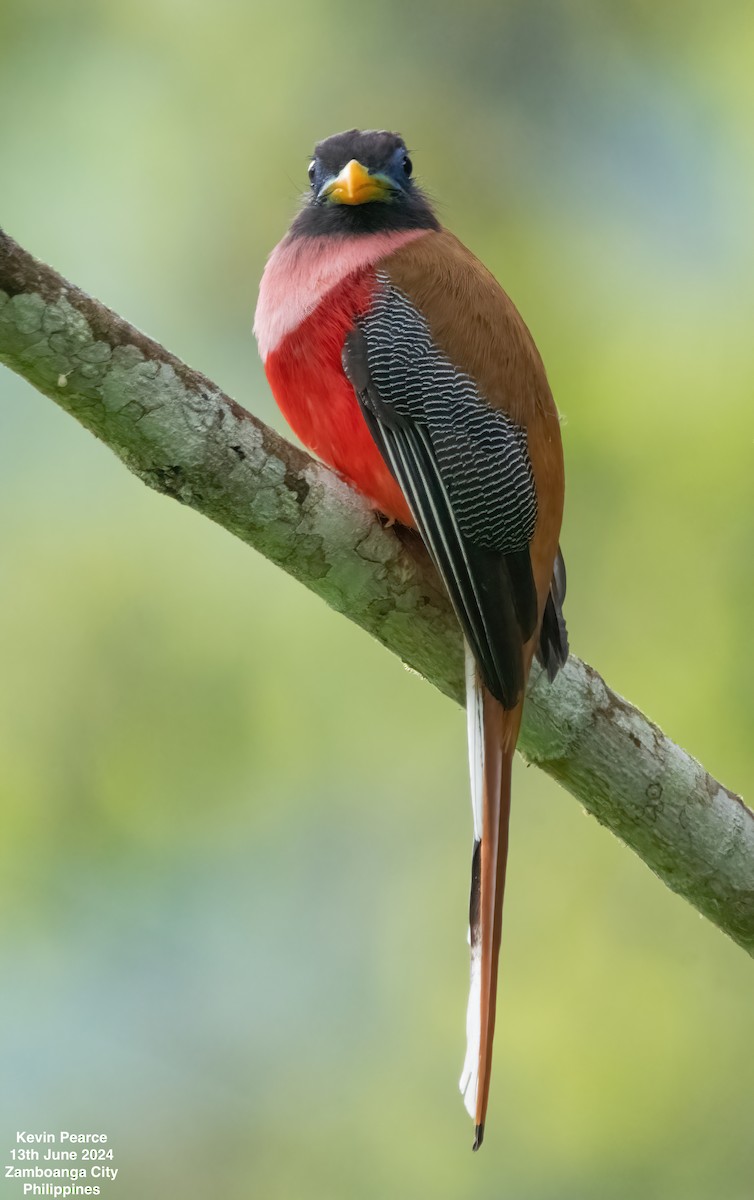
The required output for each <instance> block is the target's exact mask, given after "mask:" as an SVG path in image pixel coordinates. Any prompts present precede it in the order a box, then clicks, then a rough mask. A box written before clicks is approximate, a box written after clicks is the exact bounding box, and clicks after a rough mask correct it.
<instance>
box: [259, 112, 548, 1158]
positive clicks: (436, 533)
mask: <svg viewBox="0 0 754 1200" xmlns="http://www.w3.org/2000/svg"><path fill="white" fill-rule="evenodd" d="M309 185H310V188H309V192H308V194H307V196H306V198H305V202H304V204H303V205H302V207H301V209H300V211H299V213H298V215H297V216H296V217H295V219H294V221H293V223H292V225H291V228H290V229H289V231H288V233H287V234H286V235H285V237H284V238H283V240H282V241H281V242H280V243H279V245H278V246H276V248H275V249H274V250H273V252H272V254H271V255H270V258H269V260H268V262H267V266H266V268H265V272H264V276H263V278H262V282H261V286H260V290H259V302H258V305H257V310H256V316H255V322H254V332H255V334H256V338H257V342H258V344H259V351H260V354H261V356H262V359H263V361H264V366H265V371H266V374H267V378H268V380H269V383H270V386H271V388H272V391H273V393H274V395H275V399H276V400H277V403H278V405H279V406H280V408H281V410H282V412H283V415H284V416H285V417H286V419H287V421H288V423H289V424H290V426H291V428H292V429H293V430H294V432H295V433H296V434H297V435H298V436H299V438H300V439H301V440H302V441H303V442H304V443H305V444H306V445H307V446H308V447H310V449H311V450H313V451H314V452H315V453H316V454H317V455H319V457H320V458H322V459H323V460H324V461H325V462H326V463H329V464H330V465H331V466H332V467H334V468H335V470H336V471H338V472H339V473H340V475H342V476H343V477H344V478H345V479H346V480H348V481H350V483H352V484H353V485H354V486H355V487H356V488H357V489H358V490H359V491H360V492H362V493H363V494H364V495H365V496H366V497H367V498H368V500H369V501H370V502H371V504H372V505H373V506H374V507H375V508H376V509H377V510H379V512H381V513H384V514H385V515H386V516H387V517H388V518H391V519H394V520H396V521H400V522H402V523H403V524H404V525H408V526H412V527H414V528H416V529H418V531H419V533H420V534H421V536H422V538H423V539H424V542H425V543H426V546H427V549H428V551H429V553H430V555H431V557H432V559H433V561H434V563H435V566H436V567H437V570H438V571H439V573H440V575H441V577H442V579H443V581H444V584H445V586H446V588H447V590H448V594H449V596H450V599H451V601H452V603H453V607H454V609H455V612H456V615H457V617H458V621H459V623H460V625H461V629H462V631H463V635H464V639H465V643H466V690H467V716H468V740H469V763H470V771H471V794H472V811H473V821H474V850H473V858H472V869H471V902H470V919H469V926H470V928H469V942H470V946H471V985H470V991H469V1003H468V1011H467V1018H466V1033H467V1048H466V1058H465V1061H464V1065H463V1072H462V1075H461V1081H460V1087H461V1091H462V1093H463V1097H464V1101H465V1104H466V1108H467V1110H468V1112H469V1113H470V1115H471V1116H472V1118H473V1120H474V1124H475V1137H474V1149H477V1148H478V1147H479V1146H480V1145H481V1142H482V1138H483V1136H484V1123H485V1114H486V1111H487V1101H488V1095H489V1085H490V1069H491V1058H492V1038H493V1031H494V1025H495V998H496V990H497V961H498V953H499V948H500V933H501V921H502V906H503V889H504V886H505V868H506V859H507V852H508V822H509V812H510V789H511V764H512V760H513V754H514V750H515V746H516V740H517V738H518V732H519V726H520V723H521V712H522V708H523V702H524V691H525V687H526V681H527V677H528V675H529V669H530V666H531V662H532V658H533V657H534V655H535V654H536V655H537V656H538V657H539V659H540V661H541V662H542V664H543V667H544V669H545V672H546V674H547V675H548V676H549V678H550V679H551V680H552V679H553V678H554V677H555V674H556V673H557V671H558V670H559V668H560V667H561V666H562V664H563V663H564V662H565V660H566V658H567V656H568V640H567V635H566V628H565V623H564V620H563V614H562V605H563V599H564V594H565V568H564V565H563V559H562V557H561V555H560V552H559V547H558V539H559V536H560V525H561V519H562V513H563V490H564V476H563V452H562V445H561V437H560V425H559V420H558V414H557V410H556V408H555V404H554V402H553V399H552V395H551V392H550V388H549V386H548V383H547V377H546V375H545V371H544V367H543V365H542V361H541V359H540V356H539V354H538V352H537V349H536V347H535V345H534V342H533V340H532V337H531V334H530V333H529V331H528V329H527V327H526V325H525V324H524V322H523V320H522V318H521V317H520V316H519V313H518V312H517V310H516V308H515V307H514V305H513V304H512V302H511V300H510V299H509V298H508V296H507V295H506V293H505V292H504V291H503V290H502V288H501V287H500V286H499V284H498V283H497V282H496V280H495V279H494V278H493V276H492V275H491V274H490V272H489V271H488V270H487V269H486V268H485V267H484V266H483V265H482V264H481V263H480V262H479V261H478V260H477V259H476V258H475V257H474V255H473V254H472V253H471V252H470V251H469V250H467V249H466V247H465V246H463V245H462V244H461V242H459V241H458V239H457V238H455V237H454V236H453V234H452V233H449V232H448V230H446V229H444V228H443V227H442V226H441V225H440V223H439V221H438V219H437V217H436V216H435V213H434V212H433V210H432V206H431V204H430V203H429V201H428V199H427V197H426V195H425V194H424V193H423V192H422V190H421V189H420V188H419V187H418V186H417V184H416V182H415V180H414V178H413V170H412V164H411V159H410V158H409V155H408V151H407V149H406V145H405V143H404V141H403V139H402V138H401V137H399V136H398V134H395V133H388V132H384V131H374V130H370V131H360V130H355V129H353V130H349V131H348V132H346V133H338V134H335V135H334V136H333V137H329V138H327V139H326V140H325V141H322V142H320V143H319V144H318V145H317V146H316V148H315V151H314V156H313V158H312V160H311V163H310V164H309Z"/></svg>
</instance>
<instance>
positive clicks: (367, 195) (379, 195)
mask: <svg viewBox="0 0 754 1200" xmlns="http://www.w3.org/2000/svg"><path fill="white" fill-rule="evenodd" d="M389 192H390V186H389V184H388V183H387V181H386V180H383V179H381V178H380V177H379V176H377V175H370V174H369V172H368V171H367V169H366V167H362V165H361V163H360V162H357V161H356V159H355V158H352V159H351V161H350V162H349V163H346V165H345V166H344V168H343V170H342V171H341V172H340V175H338V176H337V178H335V179H333V180H332V181H331V182H330V183H328V184H327V186H326V187H325V188H324V189H323V191H322V195H323V196H325V197H327V199H328V200H330V201H331V202H332V203H333V204H367V203H368V202H369V201H370V200H384V199H385V197H386V195H388V193H389Z"/></svg>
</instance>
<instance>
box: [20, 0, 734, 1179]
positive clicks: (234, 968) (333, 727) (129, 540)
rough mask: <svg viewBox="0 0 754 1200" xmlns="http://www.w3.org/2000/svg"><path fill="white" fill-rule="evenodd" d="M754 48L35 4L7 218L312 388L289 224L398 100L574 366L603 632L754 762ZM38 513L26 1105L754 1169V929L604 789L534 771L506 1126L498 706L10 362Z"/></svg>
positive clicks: (698, 32) (90, 1) (694, 26)
mask: <svg viewBox="0 0 754 1200" xmlns="http://www.w3.org/2000/svg"><path fill="white" fill-rule="evenodd" d="M753 56H754V8H752V6H751V4H748V3H743V2H737V0H720V2H718V3H717V4H715V5H709V4H706V3H704V4H702V3H697V2H690V3H687V4H685V5H684V6H682V9H679V6H678V5H677V4H675V3H670V2H666V3H659V4H655V3H647V2H646V0H619V2H616V3H613V4H610V5H605V4H603V3H600V2H599V0H577V2H573V3H572V2H568V0H562V2H559V3H558V2H551V3H546V2H544V0H534V2H532V0H519V2H515V0H465V3H463V4H459V3H454V2H451V0H444V2H443V0H433V2H432V3H430V2H429V0H423V2H422V0H402V2H401V3H398V2H397V0H383V3H382V4H379V5H371V6H370V5H354V4H353V3H346V2H345V0H317V2H316V3H313V2H311V0H309V2H307V0H277V2H276V3H261V2H258V0H213V2H212V3H209V0H205V2H204V3H202V2H201V0H128V3H126V4H124V3H115V2H112V3H108V2H106V0H65V2H63V3H61V0H3V3H2V7H0V113H2V121H1V123H0V222H1V223H2V224H3V225H4V227H5V228H7V230H8V232H10V233H11V234H12V235H13V236H14V237H16V238H17V239H18V240H20V241H21V242H22V243H24V244H25V245H26V246H27V247H28V248H29V249H31V250H32V251H33V252H34V253H36V254H37V255H38V256H39V257H41V258H43V259H46V260H48V261H50V262H52V263H53V264H54V265H55V266H56V267H57V268H58V269H59V270H61V271H62V272H63V273H64V274H66V275H68V276H69V277H70V278H72V279H73V280H74V281H76V282H77V283H78V284H80V285H81V286H83V287H84V288H85V289H87V290H88V291H90V292H92V293H94V294H95V295H97V296H99V297H100V298H101V299H103V300H104V301H105V302H106V303H108V304H109V305H111V306H112V307H114V308H115V309H117V310H118V311H119V312H121V313H122V314H123V315H125V316H126V317H128V318H129V319H130V320H132V321H133V322H134V323H136V324H137V325H139V326H141V327H142V328H144V329H145V330H147V331H148V332H149V333H150V334H152V335H153V336H154V337H156V338H158V339H159V340H161V341H162V342H163V343H164V344H165V345H167V346H168V347H170V348H171V349H172V350H173V351H174V352H176V353H177V354H179V355H180V356H182V357H184V358H185V359H186V360H187V361H188V362H189V363H191V364H192V365H194V366H196V367H198V368H200V369H202V370H203V371H205V372H207V373H208V374H209V375H210V376H212V377H214V378H215V379H216V380H217V381H218V382H219V383H220V384H221V385H222V386H223V387H224V388H225V389H226V390H228V391H229V392H230V393H231V394H233V395H235V396H236V397H237V398H238V399H239V400H240V401H241V402H242V403H244V404H245V405H247V406H248V407H249V408H250V409H253V411H254V412H256V413H258V414H260V415H261V416H262V417H263V418H265V419H267V420H268V421H270V422H271V423H273V424H274V425H276V426H278V427H281V420H280V418H279V417H278V415H277V413H276V411H275V409H274V407H273V404H272V401H271V398H270V396H269V394H268V391H267V389H266V386H265V383H264V379H263V376H262V373H261V370H260V367H259V364H258V362H257V358H256V351H255V346H254V344H253V341H252V338H251V335H250V325H251V317H252V313H253V309H254V305H255V300H256V287H257V281H258V279H259V276H260V273H261V271H262V267H263V263H264V259H265V255H266V253H267V252H268V250H269V249H270V248H271V247H272V245H273V244H274V243H275V242H276V241H277V239H278V238H279V237H280V236H281V235H282V233H283V232H284V230H285V228H286V225H287V223H288V221H289V219H290V217H291V215H292V213H293V211H294V209H295V206H296V201H297V196H298V194H299V193H300V191H302V190H303V188H304V187H305V184H306V167H307V163H308V160H309V156H310V151H311V147H312V145H313V143H314V141H315V140H317V139H318V138H320V137H322V136H325V135H326V134H328V133H331V132H334V131H335V130H338V129H342V128H348V127H350V126H353V125H359V126H364V127H370V126H379V127H388V128H397V129H399V130H401V131H402V132H403V133H404V135H405V136H406V138H407V140H408V142H409V145H410V147H411V149H412V151H413V158H414V161H415V164H416V169H417V173H418V175H419V176H420V178H421V179H422V181H423V182H424V183H425V184H426V186H427V187H428V188H429V190H430V191H431V193H432V194H433V195H435V196H436V197H437V198H438V201H439V204H440V211H441V214H442V217H443V219H444V220H445V221H446V222H447V224H448V225H450V226H451V227H452V228H453V229H454V230H455V231H456V232H457V233H458V234H459V235H460V236H461V237H462V238H463V239H464V240H465V241H466V242H467V243H468V245H469V246H470V247H471V248H472V249H473V250H474V251H475V252H476V253H477V254H478V255H479V256H480V257H482V258H483V259H484V260H485V261H486V262H487V263H488V264H489V265H490V266H491V267H492V269H493V270H494V271H495V272H496V274H497V275H498V277H499V278H500V279H501V281H503V282H504V284H505V286H506V288H507V289H508V290H509V292H510V293H511V294H512V295H513V297H514V298H515V300H516V302H517V303H518V305H519V307H520V308H521V310H522V312H523V314H524V316H525V318H526V320H527V321H528V323H529V324H530V326H531V328H532V329H533V331H534V333H535V336H536V339H537V341H538V344H539V346H540V349H541V351H542V354H543V356H544V359H545V361H546V363H547V366H548V370H549V374H550V378H551V382H552V385H553V389H554V391H555V394H556V397H557V399H558V402H559V405H560V407H561V409H562V412H563V414H564V417H565V424H564V438H565V446H566V459H567V468H568V498H567V514H566V525H565V532H564V537H563V544H564V548H565V553H566V558H567V562H568V567H569V598H568V606H567V617H568V622H569V626H570V631H571V640H572V645H573V647H574V649H575V651H576V652H577V653H579V654H580V655H581V656H582V657H585V658H586V659H588V660H589V661H591V662H593V663H594V664H595V665H596V666H597V667H598V668H599V669H600V670H601V671H602V672H603V673H604V675H605V676H606V678H607V679H608V680H609V682H610V683H611V684H612V685H613V686H614V687H616V688H617V689H618V690H619V691H620V692H621V693H623V694H624V695H626V696H628V697H629V698H631V699H632V700H633V701H635V702H636V703H638V704H639V705H640V706H642V707H643V708H644V709H645V711H647V712H648V713H649V714H650V715H651V716H652V717H653V718H654V719H656V720H657V721H659V723H660V724H661V725H662V726H663V727H664V728H665V729H666V731H667V732H668V733H669V734H670V735H671V736H673V737H674V738H675V739H676V740H678V741H679V742H680V743H681V744H683V745H684V746H686V747H687V748H688V749H690V750H691V751H692V752H693V753H694V754H696V755H697V756H698V757H699V758H700V759H701V760H702V761H703V762H704V763H705V765H706V766H707V767H708V769H710V770H711V771H712V772H714V773H716V774H718V776H719V777H720V778H721V779H723V781H724V782H725V783H726V784H727V785H728V786H730V787H732V788H735V789H737V790H740V791H743V792H744V794H746V793H747V792H748V794H751V792H752V781H753V780H754V745H753V740H752V685H751V674H752V664H753V662H754V647H753V646H752V619H751V614H752V604H753V601H754V524H753V522H754V517H753V513H754V470H753V464H752V457H753V455H754V415H753V413H754V407H753V405H752V392H753V385H754V352H753V346H752V315H753V308H754V304H753V302H754V283H752V279H753V278H754V220H752V211H753V209H754V121H752V119H751V113H752V104H753V103H754V74H753V73H752V69H751V64H752V59H753ZM0 539H1V540H0V579H1V581H2V584H1V586H2V603H1V607H0V664H1V665H0V802H1V805H2V837H1V838H0V900H1V911H2V917H1V919H0V920H1V929H0V955H1V957H2V964H3V965H2V988H1V989H0V994H1V997H2V998H1V999H0V1012H1V1013H2V1020H1V1021H0V1080H1V1081H2V1083H1V1085H0V1147H2V1148H4V1147H5V1146H8V1147H10V1145H11V1143H12V1141H13V1139H14V1137H15V1131H16V1129H24V1128H28V1129H35V1130H39V1129H45V1128H48V1129H53V1130H54V1129H60V1128H69V1129H89V1130H91V1129H95V1130H99V1129H101V1130H103V1131H105V1132H106V1133H107V1134H108V1136H109V1137H110V1140H111V1144H112V1145H113V1146H114V1147H115V1148H116V1151H117V1165H118V1166H119V1167H120V1169H121V1170H120V1176H119V1180H118V1183H117V1184H116V1185H114V1187H115V1188H117V1191H114V1190H113V1192H112V1194H113V1195H115V1194H117V1195H118V1196H120V1197H124V1198H126V1197H128V1198H129V1200H131V1198H134V1200H136V1198H139V1200H142V1198H147V1200H149V1198H152V1197H173V1196H181V1197H186V1198H189V1200H193V1198H195V1197H196V1198H197V1200H198V1198H202V1200H204V1198H205V1197H208V1196H224V1197H227V1198H228V1200H245V1198H247V1197H256V1196H264V1197H267V1198H268V1200H277V1198H281V1200H282V1198H286V1200H287V1198H288V1197H311V1198H312V1200H317V1198H319V1197H322V1198H323V1200H324V1198H325V1197H326V1198H327V1200H337V1198H339V1197H354V1196H358V1197H385V1196H390V1197H414V1196H416V1195H421V1196H425V1195H431V1196H434V1197H437V1198H438V1200H445V1198H446V1197H447V1198H451V1197H452V1198H453V1200H456V1198H457V1197H459V1196H464V1197H482V1196H490V1197H491V1196H495V1197H497V1196H506V1197H508V1196H509V1197H516V1198H517V1200H545V1198H546V1200H555V1198H557V1200H570V1198H573V1200H590V1198H592V1197H593V1198H595V1200H598V1198H599V1200H611V1198H616V1200H618V1198H620V1200H623V1198H626V1200H629V1198H631V1200H633V1198H635V1197H636V1196H663V1197H664V1200H676V1198H678V1200H680V1198H683V1200H709V1198H711V1197H715V1200H749V1198H750V1197H752V1195H754V1145H753V1144H752V1136H751V1129H752V1096H753V1089H754V1055H752V1053H751V1044H752V1034H753V1033H754V1005H753V1001H754V978H753V976H752V969H751V963H750V961H749V960H748V959H747V958H746V957H745V955H744V954H743V953H742V952H741V951H740V950H738V949H737V948H736V947H735V946H733V945H732V944H731V943H729V942H727V941H726V940H725V939H724V938H723V936H722V935H721V934H720V933H718V932H717V931H716V930H715V929H713V928H712V927H711V926H710V925H709V924H707V923H706V922H705V921H703V920H702V919H701V918H700V917H699V916H698V915H697V914H696V913H695V912H694V911H693V910H692V909H691V908H689V907H688V906H686V905H685V904H684V903H683V902H682V901H680V900H679V899H678V898H676V897H674V896H673V895H671V894H670V893H669V892H668V891H666V890H665V888H664V887H663V886H662V885H661V884H660V883H659V882H658V881H657V880H656V879H654V878H653V877H652V875H651V874H650V873H649V872H648V871H647V869H646V868H645V867H644V866H643V865H642V864H641V863H640V862H639V861H638V860H637V859H635V858H634V857H633V856H632V855H631V854H630V853H629V852H628V851H627V850H626V849H625V848H624V847H622V846H621V845H620V844H619V843H618V842H617V841H615V840H614V839H612V838H611V837H610V835H609V834H607V833H606V832H605V831H603V830H601V829H599V828H598V827H597V825H596V824H595V823H594V822H592V821H591V819H589V818H585V817H584V815H583V814H582V812H581V810H580V808H579V805H578V804H577V803H576V802H574V800H573V799H572V798H571V797H569V796H567V795H566V794H565V793H563V792H561V791H560V790H559V789H558V788H557V787H556V786H555V785H554V784H553V783H552V782H550V781H549V780H548V779H547V778H545V777H544V776H543V775H542V774H540V773H539V772H537V771H536V770H530V771H525V770H524V769H523V767H522V766H521V764H519V766H518V767H517V774H516V779H515V789H516V796H515V814H514V818H513V843H512V845H513V849H512V861H511V868H510V878H509V891H508V903H507V915H506V929H505V946H504V966H503V973H504V986H503V993H502V1015H501V1018H500V1023H499V1032H498V1036H497V1047H496V1071H495V1079H494V1084H493V1087H494V1091H493V1098H492V1103H491V1108H490V1120H489V1127H488V1139H487V1143H486V1144H485V1148H484V1151H483V1153H482V1154H480V1155H479V1156H477V1157H475V1158H472V1156H471V1154H470V1152H469V1150H470V1141H471V1128H470V1123H469V1122H468V1119H467V1118H466V1116H465V1113H464V1111H463V1108H462V1105H461V1102H460V1098H459V1097H458V1095H457V1092H456V1079H457V1075H458V1071H459V1068H460V1065H461V1059H462V1054H463V1036H464V1013H465V1003H466V997H465V992H466V981H467V965H466V948H465V940H464V939H465V925H466V905H467V886H468V866H469V864H468V854H469V848H470V838H471V832H470V819H469V812H468V801H467V798H466V790H467V785H466V775H465V769H466V768H465V761H466V752H465V747H464V722H463V717H462V714H461V712H460V710H457V709H455V708H454V707H453V706H452V705H451V704H450V703H448V702H447V701H445V700H444V699H443V698H442V697H440V696H439V695H438V694H436V693H435V692H433V690H432V689H431V688H430V687H429V686H427V685H426V684H425V683H423V682H422V681H421V680H419V679H417V678H415V677H413V676H410V675H409V674H407V673H406V672H405V671H404V670H403V669H402V668H401V665H400V664H399V663H398V662H397V660H393V659H391V657H390V656H389V655H388V654H387V653H385V651H383V650H382V649H380V648H379V647H378V646H377V645H376V644H374V643H372V642H370V641H369V639H368V638H367V637H366V635H364V634H363V633H361V632H360V631H358V630H357V629H355V628H354V627H351V626H349V624H348V623H347V622H346V621H345V620H343V618H342V617H339V616H337V615H335V614H333V613H331V612H329V611H328V610H327V609H326V608H325V607H324V606H323V605H322V604H321V603H320V602H319V601H318V600H316V599H315V598H313V597H312V596H311V595H309V594H308V593H307V592H306V591H305V590H304V589H303V588H301V587H300V586H299V585H297V584H295V583H293V582H292V581H291V580H289V579H288V578H286V577H285V576H283V575H282V574H281V573H279V572H277V571H276V570H275V569H273V568H272V567H271V566H270V565H269V564H268V563H266V562H264V561H263V560H262V559H261V558H259V557H257V556H255V555H254V554H253V553H252V552H250V551H249V550H248V549H246V548H245V547H243V546H242V545H241V544H240V543H239V542H236V541H234V540H233V539H232V538H231V537H229V535H228V534H226V533H225V532H222V531H220V530H219V529H217V528H215V527H213V526H211V525H210V524H209V523H208V522H206V521H204V520H203V519H201V518H200V517H198V516H197V515H196V514H194V513H192V512H189V511H187V510H183V509H181V508H180V507H179V506H178V505H176V504H175V503H173V502H172V501H168V500H166V499H164V498H161V497H158V496H156V495H153V494H150V493H149V492H147V491H146V489H144V488H143V487H142V485H141V484H140V483H138V482H137V481H136V480H135V479H134V478H132V477H131V476H129V475H128V474H127V473H126V472H125V470H124V469H123V467H122V466H121V465H120V464H119V463H118V462H117V461H116V460H115V458H113V457H112V456H111V455H110V453H109V452H108V451H107V450H106V449H105V448H104V447H103V446H101V445H99V444H98V443H96V442H95V441H94V440H93V439H92V438H91V437H90V436H89V435H88V434H87V433H85V432H84V431H83V430H82V429H81V428H79V427H78V426H77V425H76V424H75V423H74V422H73V421H72V420H71V419H70V418H69V417H67V416H66V415H64V414H63V413H62V412H59V411H58V410H56V409H55V407H54V406H53V405H52V404H51V403H50V402H49V401H48V400H47V399H45V398H43V397H41V396H39V395H37V394H36V393H35V392H33V391H32V390H31V389H30V388H29V387H28V386H26V385H25V384H23V383H22V382H21V381H20V380H18V379H16V378H15V377H13V376H12V375H11V374H10V373H9V372H7V371H5V370H3V371H2V373H1V374H0ZM3 1154H4V1150H3ZM0 1186H2V1187H4V1188H5V1189H6V1192H5V1193H3V1194H8V1195H9V1196H11V1195H17V1194H19V1195H20V1185H19V1184H13V1185H11V1184H9V1183H2V1184H0ZM104 1194H108V1193H107V1192H105V1193H104Z"/></svg>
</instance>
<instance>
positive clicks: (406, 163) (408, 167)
mask: <svg viewBox="0 0 754 1200" xmlns="http://www.w3.org/2000/svg"><path fill="white" fill-rule="evenodd" d="M413 169H414V164H413V163H412V162H411V159H410V158H409V156H408V155H405V157H404V159H403V170H404V172H405V175H406V178H407V179H410V178H411V172H412V171H413Z"/></svg>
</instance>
